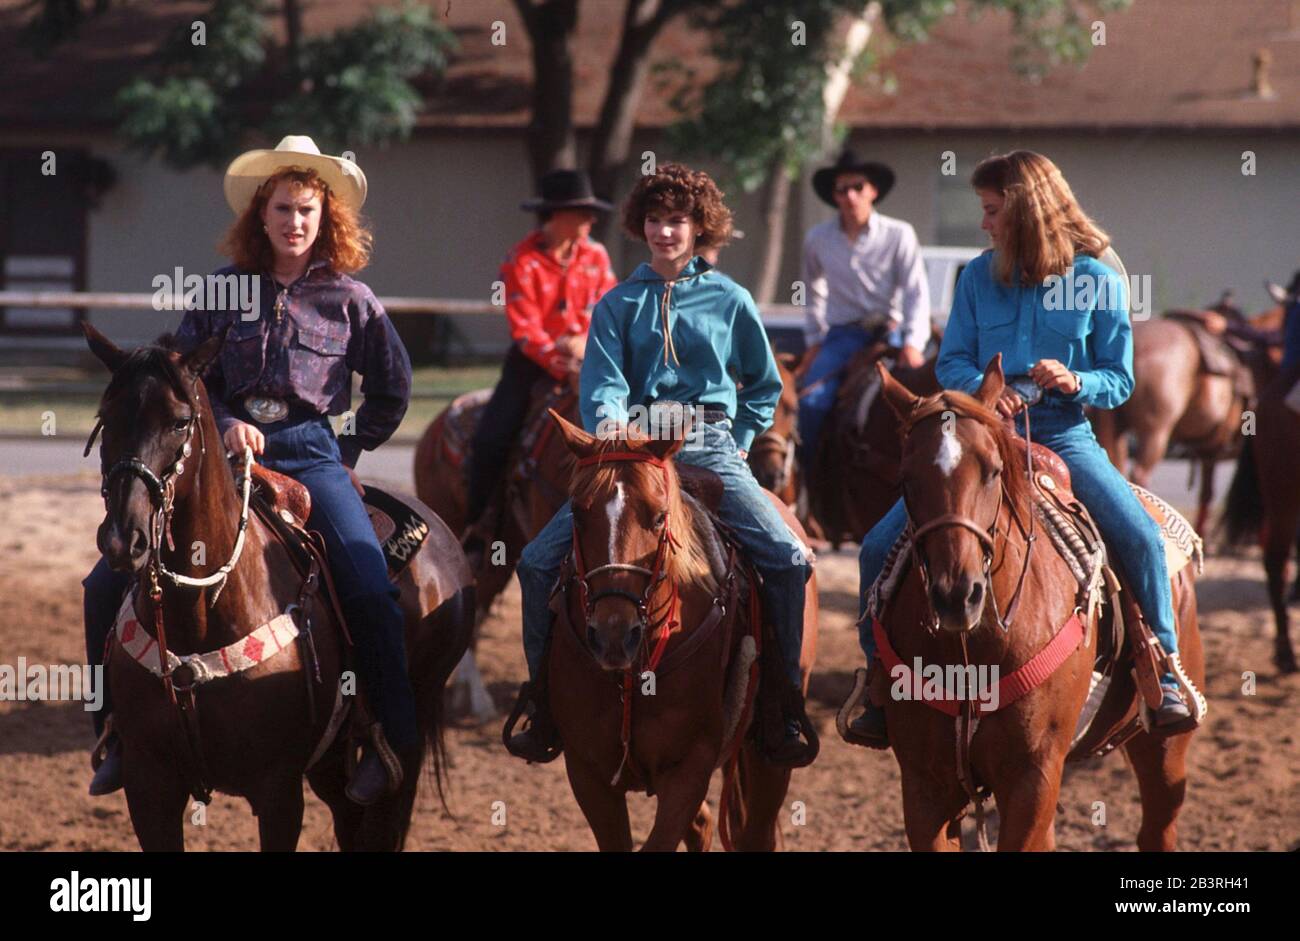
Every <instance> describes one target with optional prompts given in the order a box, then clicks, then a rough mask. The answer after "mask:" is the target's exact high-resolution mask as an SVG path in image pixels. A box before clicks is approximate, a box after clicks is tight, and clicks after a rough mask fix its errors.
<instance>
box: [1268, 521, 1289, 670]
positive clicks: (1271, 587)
mask: <svg viewBox="0 0 1300 941" xmlns="http://www.w3.org/2000/svg"><path fill="white" fill-rule="evenodd" d="M1279 528H1280V527H1279ZM1277 543H1282V546H1281V547H1280V548H1279V546H1278V545H1277ZM1290 554H1291V537H1290V533H1289V532H1286V533H1283V534H1282V535H1281V536H1280V537H1279V536H1275V535H1270V538H1269V544H1268V545H1266V546H1265V547H1264V572H1265V574H1266V575H1267V576H1268V600H1269V603H1270V604H1272V605H1273V620H1274V621H1275V622H1276V624H1277V637H1276V638H1274V642H1273V662H1274V663H1275V664H1276V665H1277V668H1278V670H1279V671H1281V672H1282V673H1294V672H1295V671H1296V659H1295V651H1294V650H1293V649H1292V647H1291V617H1290V612H1288V611H1287V603H1286V564H1287V561H1288V557H1289V556H1290Z"/></svg>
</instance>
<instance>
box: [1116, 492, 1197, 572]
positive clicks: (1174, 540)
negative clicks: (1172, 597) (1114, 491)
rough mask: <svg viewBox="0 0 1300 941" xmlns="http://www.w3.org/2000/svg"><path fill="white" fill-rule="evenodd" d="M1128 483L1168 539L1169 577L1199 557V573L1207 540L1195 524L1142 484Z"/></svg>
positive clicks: (1166, 562) (1166, 560) (1161, 532)
mask: <svg viewBox="0 0 1300 941" xmlns="http://www.w3.org/2000/svg"><path fill="white" fill-rule="evenodd" d="M1129 487H1131V488H1132V490H1133V492H1134V493H1135V494H1137V498H1138V499H1139V500H1141V501H1142V506H1143V507H1145V508H1146V511H1147V513H1149V514H1150V516H1151V518H1152V519H1153V520H1155V521H1156V523H1158V524H1159V526H1160V534H1161V535H1162V536H1163V537H1164V541H1165V565H1166V566H1167V567H1168V569H1169V577H1170V578H1173V577H1174V576H1175V575H1177V574H1178V573H1179V572H1181V571H1182V570H1183V569H1184V568H1185V567H1186V566H1187V563H1188V562H1190V561H1192V560H1193V559H1195V560H1196V574H1197V575H1200V574H1201V571H1202V569H1203V568H1204V567H1205V543H1204V541H1203V540H1202V539H1201V537H1200V536H1198V535H1197V534H1196V530H1195V529H1193V528H1192V524H1191V523H1189V522H1187V518H1186V517H1185V516H1183V514H1181V513H1179V512H1178V511H1177V510H1175V509H1174V508H1173V507H1172V506H1170V505H1169V504H1168V503H1166V502H1165V501H1164V500H1162V499H1160V498H1159V497H1157V496H1156V495H1155V494H1154V493H1152V492H1151V491H1150V490H1146V489H1144V488H1142V487H1139V486H1138V485H1137V484H1135V483H1130V484H1129Z"/></svg>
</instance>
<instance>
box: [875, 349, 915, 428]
mask: <svg viewBox="0 0 1300 941" xmlns="http://www.w3.org/2000/svg"><path fill="white" fill-rule="evenodd" d="M876 374H877V375H878V376H880V394H881V395H883V396H884V397H885V401H886V402H888V403H889V407H890V408H892V409H893V410H894V414H895V415H897V416H898V417H899V418H906V417H907V416H908V415H910V414H912V408H913V407H914V406H915V405H916V403H917V400H918V399H920V396H919V395H914V394H913V393H912V391H911V390H910V389H908V388H907V386H905V385H903V384H902V383H901V382H899V381H898V380H897V379H895V378H894V377H893V376H892V375H890V372H889V370H888V369H887V368H886V367H885V364H884V363H882V362H881V361H880V360H876Z"/></svg>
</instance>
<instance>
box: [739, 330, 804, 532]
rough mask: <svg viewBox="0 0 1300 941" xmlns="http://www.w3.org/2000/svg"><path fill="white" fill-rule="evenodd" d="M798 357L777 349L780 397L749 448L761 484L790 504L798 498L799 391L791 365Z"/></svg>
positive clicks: (790, 505)
mask: <svg viewBox="0 0 1300 941" xmlns="http://www.w3.org/2000/svg"><path fill="white" fill-rule="evenodd" d="M797 361H798V357H797V356H795V355H794V354H793V353H780V354H778V355H777V357H776V366H777V369H778V370H779V371H780V373H781V398H780V400H779V401H778V402H777V403H776V412H775V413H774V414H773V416H772V426H771V427H770V428H768V429H767V430H766V431H764V432H763V433H762V434H761V435H759V436H758V437H757V438H755V439H754V443H753V444H752V445H750V448H749V458H748V460H749V469H750V470H751V471H753V472H754V479H755V480H757V481H758V484H759V486H760V487H762V488H763V489H764V490H769V491H771V492H772V493H774V494H776V496H777V498H778V499H779V500H780V501H781V502H782V503H784V504H785V505H786V506H788V507H791V508H793V507H794V505H795V502H796V501H797V500H798V499H799V464H798V458H797V457H796V452H797V451H798V449H799V428H798V422H799V392H798V390H797V389H796V388H795V380H794V373H793V372H791V370H793V369H794V367H795V365H796V363H797Z"/></svg>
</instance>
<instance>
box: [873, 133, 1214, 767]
mask: <svg viewBox="0 0 1300 941" xmlns="http://www.w3.org/2000/svg"><path fill="white" fill-rule="evenodd" d="M971 185H972V186H973V187H974V188H975V191H976V193H977V195H978V196H979V198H980V202H981V205H982V207H983V211H984V219H983V222H982V224H981V228H983V229H984V231H986V232H988V233H989V237H990V240H991V241H992V243H993V248H992V250H990V251H987V252H985V253H984V254H983V255H980V256H979V257H978V258H976V259H975V260H974V261H972V262H971V263H970V264H969V265H967V266H966V269H965V270H964V271H963V272H962V274H961V278H960V279H959V280H958V282H957V289H956V296H955V297H954V298H953V305H952V312H951V314H950V316H949V319H948V325H947V327H946V328H945V332H944V337H943V345H942V346H941V347H940V351H939V360H938V362H937V364H936V367H935V368H936V373H937V375H938V378H939V381H940V382H941V383H942V384H943V386H944V387H945V388H948V389H957V390H960V391H962V392H966V393H968V394H970V393H974V392H975V390H976V389H978V388H979V385H980V381H981V379H982V378H983V375H984V367H985V366H986V365H987V364H988V362H989V361H990V360H991V359H992V358H993V357H994V356H995V355H997V354H998V353H1001V354H1002V369H1003V372H1004V373H1005V374H1006V376H1007V378H1008V382H1007V387H1006V390H1005V391H1004V392H1003V394H1002V398H1001V399H1000V400H999V401H998V402H997V411H998V412H999V414H1001V415H1002V416H1003V417H1004V418H1011V417H1015V419H1016V423H1017V428H1018V429H1019V430H1020V432H1021V433H1022V434H1023V433H1024V416H1023V414H1022V412H1023V409H1024V407H1025V400H1024V399H1023V398H1022V397H1021V395H1020V393H1018V392H1017V391H1015V389H1013V388H1012V386H1013V384H1016V383H1015V380H1016V379H1017V378H1019V379H1021V380H1022V382H1024V383H1032V386H1037V387H1039V389H1041V390H1042V397H1041V398H1040V399H1039V401H1038V403H1037V404H1035V405H1033V406H1032V408H1031V411H1032V414H1033V417H1032V424H1033V434H1034V439H1035V440H1036V441H1038V442H1040V443H1042V444H1045V445H1046V446H1048V447H1049V448H1051V449H1052V450H1053V451H1055V452H1056V453H1057V454H1059V455H1060V456H1061V459H1062V460H1063V461H1065V464H1066V466H1067V467H1068V468H1069V469H1070V476H1071V480H1072V482H1073V489H1074V493H1075V496H1077V497H1078V498H1079V499H1080V500H1081V501H1082V502H1083V504H1084V505H1085V506H1087V507H1088V510H1089V512H1090V513H1091V514H1092V516H1093V519H1094V520H1095V521H1096V523H1097V526H1098V528H1099V529H1100V530H1101V533H1102V535H1103V536H1104V537H1105V539H1106V544H1107V546H1108V547H1109V548H1110V550H1111V552H1112V556H1113V561H1114V562H1115V563H1117V565H1118V567H1119V568H1120V569H1121V570H1122V571H1123V572H1124V574H1125V576H1126V577H1127V580H1128V583H1129V585H1130V586H1131V587H1132V589H1133V593H1134V595H1135V597H1136V599H1137V602H1138V605H1139V607H1140V608H1141V609H1142V614H1143V617H1144V618H1145V619H1146V621H1147V623H1148V624H1150V625H1151V628H1152V630H1153V631H1154V632H1155V634H1156V636H1157V637H1158V638H1159V639H1160V643H1161V645H1162V646H1163V647H1164V649H1165V651H1166V652H1167V653H1169V654H1175V653H1176V652H1177V650H1178V637H1177V634H1176V633H1175V629H1174V610H1173V600H1172V594H1171V590H1170V584H1169V573H1168V570H1167V568H1166V565H1165V553H1164V544H1163V542H1162V538H1161V535H1160V529H1159V527H1158V526H1157V525H1156V523H1155V521H1154V520H1152V519H1151V517H1150V516H1149V515H1148V514H1147V512H1146V511H1145V510H1144V509H1143V507H1142V505H1141V503H1139V502H1138V499H1137V497H1136V496H1135V495H1134V494H1133V491H1132V490H1130V489H1129V486H1128V483H1127V482H1126V481H1125V480H1124V478H1123V476H1121V475H1120V473H1119V472H1118V471H1117V470H1116V469H1115V468H1114V466H1113V465H1112V464H1111V463H1110V460H1109V459H1108V458H1107V456H1106V452H1105V451H1104V450H1102V448H1101V446H1100V445H1099V444H1098V443H1097V439H1096V438H1095V437H1094V436H1093V433H1092V426H1091V425H1090V424H1089V423H1088V419H1087V417H1086V416H1085V415H1084V412H1083V409H1084V406H1087V405H1091V406H1095V407H1097V408H1115V407H1116V406H1117V405H1120V404H1121V403H1123V402H1124V401H1125V400H1126V399H1127V398H1128V396H1129V394H1130V393H1131V392H1132V391H1133V335H1132V328H1131V326H1130V324H1129V313H1128V292H1127V289H1126V285H1125V284H1124V280H1123V279H1122V278H1121V277H1120V276H1119V275H1118V274H1116V273H1115V272H1114V271H1113V270H1112V269H1111V268H1108V267H1107V266H1106V265H1104V264H1102V263H1101V262H1099V261H1098V260H1097V258H1098V257H1099V256H1101V255H1102V254H1103V253H1104V252H1105V251H1106V249H1107V247H1108V246H1109V244H1110V240H1109V238H1108V237H1107V236H1106V234H1105V233H1104V232H1102V231H1101V229H1099V228H1098V227H1097V226H1096V225H1095V224H1094V223H1093V222H1092V220H1090V219H1089V218H1088V217H1087V215H1085V214H1084V212H1083V210H1082V209H1081V208H1080V207H1079V204H1078V202H1077V201H1076V200H1075V198H1074V194H1073V192H1071V190H1070V186H1069V184H1068V183H1066V181H1065V178H1064V177H1063V176H1062V175H1061V171H1060V170H1059V169H1057V167H1056V165H1055V164H1053V163H1052V162H1051V161H1050V160H1048V159H1047V158H1046V157H1044V156H1042V155H1041V154H1036V153H1032V152H1030V151H1015V152H1013V153H1009V154H1005V155H1003V156H999V157H990V158H989V159H987V160H985V161H983V162H982V163H980V164H979V166H978V167H976V169H975V173H974V175H973V176H972V177H971ZM1032 386H1030V387H1032ZM1022 388H1026V386H1024V385H1022ZM906 523H907V513H906V510H905V509H904V507H903V502H902V501H901V500H900V501H899V502H898V503H896V504H895V505H894V507H893V508H892V509H891V510H890V511H889V513H887V514H886V515H885V517H884V518H883V519H882V520H881V521H880V522H879V523H877V524H876V526H875V527H874V528H873V529H872V530H871V532H869V533H868V534H867V537H866V539H864V540H863V542H862V552H861V555H860V557H859V559H860V569H861V586H860V587H861V597H862V598H863V604H864V605H865V597H866V593H867V591H868V590H869V589H870V588H871V585H872V584H873V583H874V582H875V580H876V577H877V576H878V575H879V574H880V571H881V569H882V568H883V566H884V561H885V556H886V555H887V554H888V553H889V550H890V548H891V547H892V546H893V544H894V542H895V541H896V540H897V538H898V536H899V534H900V533H902V531H903V529H904V527H905V526H906ZM859 639H860V642H861V644H862V649H863V652H864V653H865V654H866V656H867V660H868V662H870V661H871V660H872V659H874V657H875V655H876V650H875V638H874V636H873V634H872V632H871V630H870V629H869V628H868V627H865V626H864V627H862V628H861V629H860V631H859ZM1160 685H1161V688H1162V690H1163V692H1164V698H1163V701H1162V703H1161V705H1160V709H1159V710H1158V711H1157V713H1156V717H1155V723H1156V728H1157V730H1158V731H1162V732H1166V733H1173V732H1177V731H1185V730H1186V729H1187V728H1189V727H1191V726H1192V725H1194V724H1195V719H1194V718H1193V717H1192V715H1191V712H1190V710H1189V709H1188V707H1187V705H1186V703H1184V701H1183V699H1182V696H1181V694H1180V692H1179V689H1178V684H1177V681H1176V680H1175V678H1174V675H1173V673H1172V672H1169V671H1166V672H1165V674H1164V675H1163V676H1162V677H1161V680H1160ZM853 731H854V732H855V733H857V735H858V736H860V737H861V738H864V739H866V740H868V741H869V742H871V743H872V744H874V745H876V746H879V747H887V746H888V736H887V734H886V731H885V717H884V711H883V710H882V709H880V708H879V707H875V706H871V705H868V708H867V711H866V712H865V713H863V715H862V716H861V717H860V718H859V719H858V720H857V721H856V722H855V723H853Z"/></svg>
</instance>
